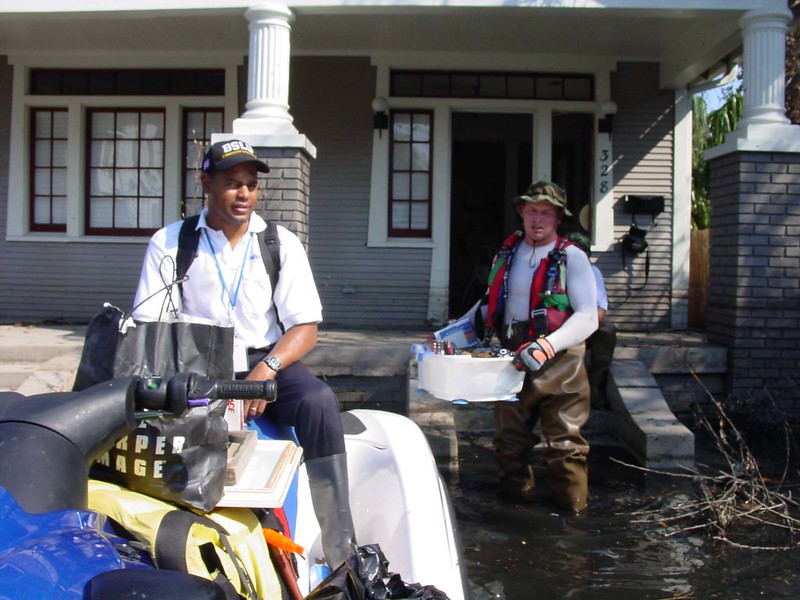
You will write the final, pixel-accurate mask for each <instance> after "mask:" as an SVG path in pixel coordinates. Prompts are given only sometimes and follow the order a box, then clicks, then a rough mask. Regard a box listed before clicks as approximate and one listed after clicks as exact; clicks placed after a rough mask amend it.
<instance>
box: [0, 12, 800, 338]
mask: <svg viewBox="0 0 800 600" xmlns="http://www.w3.org/2000/svg"><path fill="white" fill-rule="evenodd" d="M0 15H2V18H0V97H1V98H2V102H0V147H2V148H4V149H5V152H4V153H3V154H4V158H3V160H2V161H0V214H1V215H2V218H0V256H2V257H3V258H2V260H1V261H0V280H2V282H3V285H2V287H0V320H3V321H16V320H18V321H41V320H47V319H59V320H67V321H71V322H76V321H77V322H80V321H87V320H88V319H89V318H90V317H91V315H92V314H94V313H95V312H96V311H97V310H98V308H99V307H100V306H101V304H102V303H103V302H111V303H112V304H116V305H117V306H120V307H121V308H124V309H127V308H130V303H131V301H132V298H133V293H134V290H135V286H136V281H137V278H138V273H139V268H140V264H141V259H142V256H143V254H144V250H145V245H146V242H147V239H148V236H149V235H150V234H151V233H152V232H153V231H154V230H155V229H157V228H159V227H161V226H162V225H164V224H166V223H169V222H171V221H174V220H177V219H179V218H181V216H182V215H185V214H191V213H192V212H196V211H197V210H199V208H200V207H201V206H202V197H201V193H200V191H199V190H198V187H197V183H196V181H197V177H196V164H197V158H198V155H199V153H200V152H201V151H202V147H203V146H204V145H205V144H206V143H208V141H209V140H212V139H214V140H216V139H223V138H224V137H234V136H235V137H240V138H243V139H246V140H247V141H249V142H251V143H252V144H253V145H254V146H255V147H257V148H258V151H259V152H260V153H262V154H263V155H264V156H265V157H266V158H267V159H268V160H269V161H270V164H271V165H272V166H273V169H272V172H271V173H270V174H269V179H268V181H267V182H266V183H267V185H266V187H267V191H266V193H265V195H264V205H263V212H264V214H265V215H266V216H267V217H269V218H273V219H277V220H278V221H279V222H281V223H283V224H285V225H287V226H288V227H290V228H291V229H293V230H294V231H295V232H297V233H298V234H299V235H300V236H301V238H302V239H303V240H304V241H306V243H307V247H308V252H309V256H310V260H311V263H312V267H313V269H314V271H315V275H316V278H317V284H318V287H319V289H320V294H321V297H322V301H323V307H324V316H325V320H326V324H329V325H335V326H343V327H361V328H369V327H386V328H425V327H430V326H432V325H436V324H440V323H443V322H445V321H446V320H447V319H448V318H452V317H457V316H458V315H460V314H461V313H462V312H463V311H464V310H465V309H466V307H468V306H469V305H470V304H472V303H473V302H474V301H475V300H476V299H477V297H478V296H479V294H480V293H481V291H482V288H483V286H484V284H485V275H486V269H487V262H488V260H489V258H490V255H491V251H492V250H493V249H494V248H495V247H496V246H497V245H498V244H499V242H500V241H501V240H502V239H503V238H504V237H505V235H506V234H507V232H508V231H510V230H512V229H513V228H514V227H515V225H516V223H515V219H514V214H513V211H512V208H511V202H510V199H511V198H512V197H513V196H514V195H517V194H518V193H520V192H521V191H522V190H524V188H525V187H526V186H527V185H528V184H529V183H530V182H531V181H533V180H536V179H552V180H554V181H556V182H558V183H560V184H562V185H563V186H564V187H565V189H566V190H567V194H568V198H569V203H570V209H571V211H572V212H573V213H574V215H575V218H574V219H573V220H572V221H571V222H569V223H566V224H565V226H566V227H567V228H578V227H581V228H584V229H585V230H587V231H588V232H589V234H590V236H591V239H592V242H593V260H594V261H595V262H596V263H597V264H598V266H600V268H601V269H602V271H603V272H604V274H605V277H606V282H607V286H608V292H609V297H610V301H611V310H612V315H614V318H615V321H616V322H617V323H618V324H619V326H620V327H621V328H622V329H628V330H634V331H648V330H657V329H669V328H677V329H680V328H684V327H685V326H686V317H687V303H688V300H687V298H688V281H689V274H688V268H689V259H688V257H689V231H690V210H691V110H690V109H691V101H690V100H691V94H692V93H693V92H694V91H696V90H697V89H700V88H699V87H698V86H703V85H706V86H707V85H710V84H709V83H708V82H710V81H712V80H713V79H714V78H716V77H718V76H720V75H722V76H724V75H725V74H727V73H728V71H729V69H730V68H731V67H732V66H733V65H734V64H735V63H736V62H738V61H740V60H742V58H743V59H744V60H745V62H747V61H748V60H750V61H751V64H752V65H753V66H755V67H756V69H754V72H756V71H757V72H759V73H767V74H769V73H775V72H780V73H782V69H783V62H782V54H781V55H780V56H778V55H777V54H776V52H777V51H776V49H775V47H774V45H775V43H776V40H778V41H779V42H780V43H782V39H783V38H782V35H783V31H785V28H786V25H787V23H788V21H789V15H788V10H787V9H786V4H785V2H784V1H783V0H774V1H773V0H744V1H739V2H729V1H724V0H685V1H652V0H649V1H648V0H641V1H630V0H607V1H604V2H593V1H589V2H580V3H577V2H574V1H568V0H560V1H559V0H541V1H538V2H521V1H520V2H507V1H501V0H482V1H468V0H456V1H450V2H444V1H441V0H416V1H410V2H409V1H403V0H397V1H394V2H384V1H381V0H374V1H373V0H364V1H362V2H358V3H352V2H346V1H344V0H339V1H337V0H295V1H287V2H284V3H264V2H252V1H251V2H246V1H241V0H239V1H234V0H218V1H213V0H196V1H191V0H184V1H178V0H172V1H169V0H160V1H157V0H138V1H137V2H130V1H127V0H116V1H114V2H111V1H100V0H87V1H85V2H82V3H81V6H80V8H76V7H75V6H74V3H72V2H67V1H65V0H50V1H33V0H32V1H30V2H28V3H26V5H25V6H24V7H19V5H18V4H17V3H11V2H5V1H3V2H0ZM762 31H766V32H767V33H762ZM764 36H766V37H764ZM762 38H763V39H762ZM748 40H750V43H749V45H748ZM746 73H747V71H746ZM750 85H751V88H748V95H750V91H751V89H752V90H756V89H757V90H758V93H757V94H756V93H755V92H754V93H753V94H752V96H750V97H751V98H753V100H751V106H750V115H751V116H752V120H753V126H754V127H755V129H752V128H751V130H750V134H751V136H752V137H754V138H757V137H758V135H759V134H758V131H757V130H758V121H759V119H760V120H761V121H763V122H765V123H767V124H771V123H773V122H776V123H778V124H779V125H782V124H783V122H782V121H781V119H782V118H783V117H782V115H781V114H779V113H780V112H781V111H782V108H781V107H782V104H781V105H780V106H776V95H780V96H781V100H782V95H783V88H782V85H783V83H782V81H781V82H780V86H777V87H776V86H775V84H774V82H773V81H770V80H769V78H766V79H763V80H751V81H750ZM756 96H757V97H756ZM781 131H783V130H781ZM792 135H793V134H792ZM745 137H747V134H745ZM790 137H791V136H790ZM642 200H644V202H639V203H638V204H637V202H638V201H642ZM648 200H655V202H648ZM637 206H638V208H637ZM634 223H635V224H636V225H637V226H638V227H640V228H642V229H644V230H646V231H647V241H648V243H649V248H648V251H647V252H646V253H642V254H639V255H631V254H630V253H625V252H624V251H623V249H622V247H621V245H620V243H619V240H620V238H621V237H622V236H623V234H624V233H625V232H627V231H628V229H629V227H630V226H631V225H632V224H634Z"/></svg>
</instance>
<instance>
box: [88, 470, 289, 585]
mask: <svg viewBox="0 0 800 600" xmlns="http://www.w3.org/2000/svg"><path fill="white" fill-rule="evenodd" d="M89 509H90V510H93V511H96V512H98V513H101V514H104V515H106V516H108V517H109V518H110V519H112V521H114V522H116V523H117V524H119V525H120V526H122V527H123V528H124V529H125V530H126V531H127V533H128V534H130V535H131V536H132V537H133V538H135V539H136V541H138V542H139V543H140V544H141V545H142V546H144V548H145V550H146V551H147V552H148V554H149V555H150V558H151V559H152V560H153V563H154V564H155V566H156V567H157V568H160V569H170V570H174V571H182V572H184V573H189V574H191V575H197V576H199V577H203V578H205V579H209V580H211V581H213V582H214V583H216V584H217V585H218V586H219V587H220V588H222V590H223V592H224V593H225V597H226V598H236V599H239V598H244V599H246V600H259V599H262V598H281V584H280V581H279V580H278V575H277V574H276V572H275V568H274V566H273V563H272V560H271V558H270V553H269V550H268V548H267V543H266V541H265V539H264V533H263V531H262V524H261V522H260V521H259V519H258V517H256V515H255V514H254V513H253V511H251V510H249V509H244V508H222V509H217V510H214V511H213V512H210V513H208V514H205V515H200V514H196V513H194V512H191V511H189V510H185V509H182V508H179V507H177V506H176V505H174V504H169V503H168V502H164V501H162V500H159V499H157V498H152V497H150V496H145V495H144V494H139V493H137V492H132V491H130V490H128V489H125V488H123V487H120V486H117V485H114V484H112V483H106V482H104V481H97V480H94V479H90V480H89Z"/></svg>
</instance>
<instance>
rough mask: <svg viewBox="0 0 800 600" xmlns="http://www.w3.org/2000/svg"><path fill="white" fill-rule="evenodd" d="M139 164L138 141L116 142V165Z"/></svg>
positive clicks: (134, 165)
mask: <svg viewBox="0 0 800 600" xmlns="http://www.w3.org/2000/svg"><path fill="white" fill-rule="evenodd" d="M138 165H139V143H138V142H135V141H124V140H123V141H119V142H117V143H116V165H115V166H117V167H136V166H138Z"/></svg>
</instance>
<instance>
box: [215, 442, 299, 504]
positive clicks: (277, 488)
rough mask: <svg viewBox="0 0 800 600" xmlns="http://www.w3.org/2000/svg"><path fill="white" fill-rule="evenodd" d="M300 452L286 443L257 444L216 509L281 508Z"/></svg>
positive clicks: (291, 443)
mask: <svg viewBox="0 0 800 600" xmlns="http://www.w3.org/2000/svg"><path fill="white" fill-rule="evenodd" d="M302 456H303V449H302V448H301V447H300V446H298V445H297V444H295V443H294V442H293V441H290V440H258V443H257V444H256V447H255V451H254V452H253V455H252V456H250V458H249V460H248V461H247V464H246V465H245V466H244V469H242V470H241V471H240V472H239V474H238V477H237V481H236V483H235V484H234V485H226V486H225V488H224V491H223V494H222V499H221V500H220V501H219V503H218V504H217V507H226V506H232V507H252V508H277V507H279V506H282V505H283V502H284V500H286V495H287V494H288V492H289V488H290V487H291V484H292V480H293V479H294V475H295V473H296V472H297V469H298V467H299V466H300V460H301V458H302Z"/></svg>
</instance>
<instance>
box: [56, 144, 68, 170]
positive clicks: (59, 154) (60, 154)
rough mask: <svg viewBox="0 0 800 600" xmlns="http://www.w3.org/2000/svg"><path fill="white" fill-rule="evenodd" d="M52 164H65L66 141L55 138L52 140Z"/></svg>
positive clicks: (64, 165)
mask: <svg viewBox="0 0 800 600" xmlns="http://www.w3.org/2000/svg"><path fill="white" fill-rule="evenodd" d="M52 150H53V166H54V167H66V166H67V142H65V141H59V140H55V141H54V142H53V148H52Z"/></svg>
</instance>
